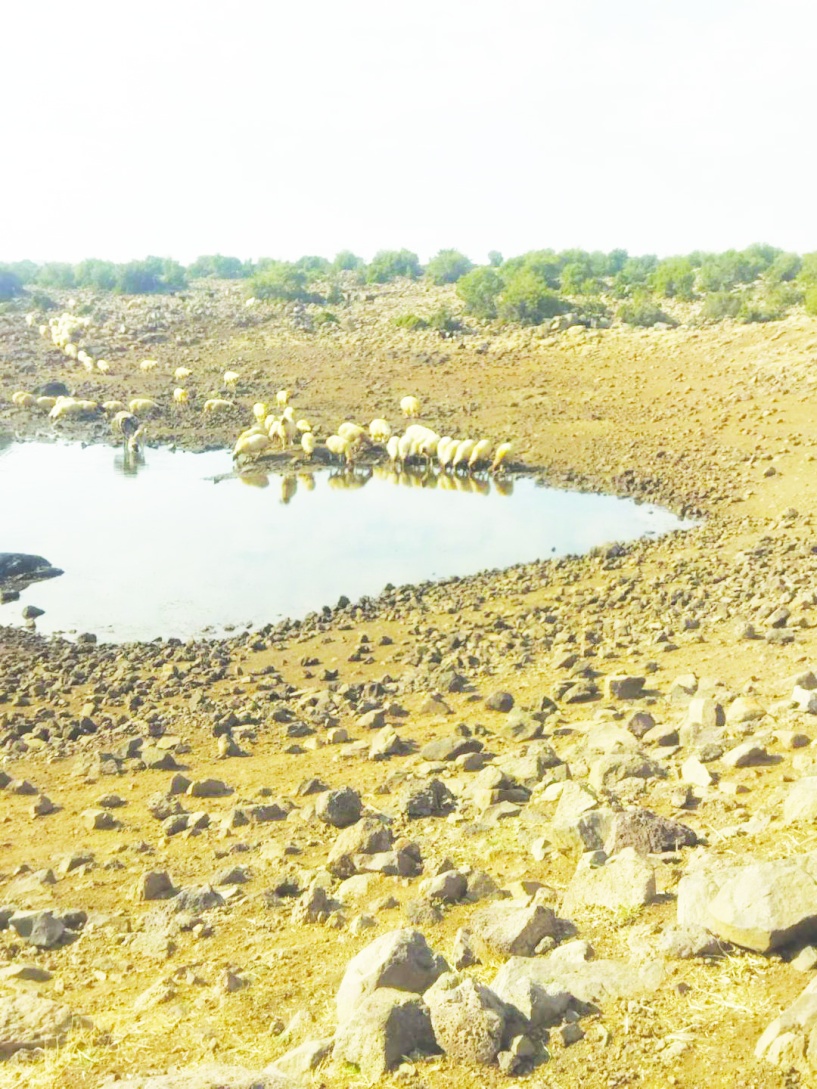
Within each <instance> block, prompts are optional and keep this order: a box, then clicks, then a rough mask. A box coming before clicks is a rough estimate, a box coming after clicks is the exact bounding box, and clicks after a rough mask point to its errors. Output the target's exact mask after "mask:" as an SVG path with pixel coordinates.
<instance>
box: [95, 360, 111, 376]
mask: <svg viewBox="0 0 817 1089" xmlns="http://www.w3.org/2000/svg"><path fill="white" fill-rule="evenodd" d="M96 369H97V370H98V371H99V373H100V374H107V373H108V372H109V371H110V369H111V365H110V363H109V362H108V360H107V359H98V360H97V361H96Z"/></svg>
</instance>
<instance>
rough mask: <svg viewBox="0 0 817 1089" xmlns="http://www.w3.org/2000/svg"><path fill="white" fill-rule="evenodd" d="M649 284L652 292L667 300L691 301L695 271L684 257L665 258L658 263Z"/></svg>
mask: <svg viewBox="0 0 817 1089" xmlns="http://www.w3.org/2000/svg"><path fill="white" fill-rule="evenodd" d="M649 282H650V286H651V287H652V289H653V291H657V292H658V294H659V295H663V296H664V297H665V298H667V299H673V298H679V299H691V298H692V288H693V285H694V283H695V270H694V269H693V267H692V265H691V264H690V262H689V259H688V258H686V257H667V258H665V259H664V260H663V261H659V262H658V265H657V266H656V268H655V271H654V272H653V273H652V274H651V276H650V277H649Z"/></svg>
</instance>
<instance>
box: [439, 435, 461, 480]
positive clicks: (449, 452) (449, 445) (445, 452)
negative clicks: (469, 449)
mask: <svg viewBox="0 0 817 1089" xmlns="http://www.w3.org/2000/svg"><path fill="white" fill-rule="evenodd" d="M456 449H457V440H456V439H452V438H451V436H450V435H443V437H442V438H441V439H440V441H439V442H438V443H437V461H438V462H439V463H440V468H441V469H442V470H443V472H445V470H446V469H447V468H448V466H449V465H450V463H451V459H452V458H453V456H454V453H455V452H456Z"/></svg>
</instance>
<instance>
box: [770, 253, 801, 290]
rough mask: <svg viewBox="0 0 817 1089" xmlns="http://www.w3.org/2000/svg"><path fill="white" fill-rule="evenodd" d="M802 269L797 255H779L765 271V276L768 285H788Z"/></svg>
mask: <svg viewBox="0 0 817 1089" xmlns="http://www.w3.org/2000/svg"><path fill="white" fill-rule="evenodd" d="M802 267H803V262H802V260H801V258H800V255H799V254H797V253H779V254H778V255H777V257H775V259H774V261H772V263H771V264H770V265H769V267H768V268H767V269H766V273H765V276H766V279H767V280H768V281H769V283H777V284H780V283H789V282H790V281H791V280H794V279H795V277H796V276H797V274H798V273H799V272H800V269H801V268H802Z"/></svg>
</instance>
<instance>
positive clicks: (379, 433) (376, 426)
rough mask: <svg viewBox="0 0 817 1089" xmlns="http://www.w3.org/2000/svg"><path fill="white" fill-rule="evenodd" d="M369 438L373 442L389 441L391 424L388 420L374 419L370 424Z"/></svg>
mask: <svg viewBox="0 0 817 1089" xmlns="http://www.w3.org/2000/svg"><path fill="white" fill-rule="evenodd" d="M369 438H370V439H371V440H372V442H379V443H383V444H385V443H387V442H388V441H389V439H390V438H391V424H389V422H388V420H380V419H377V420H372V422H371V423H370V424H369Z"/></svg>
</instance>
